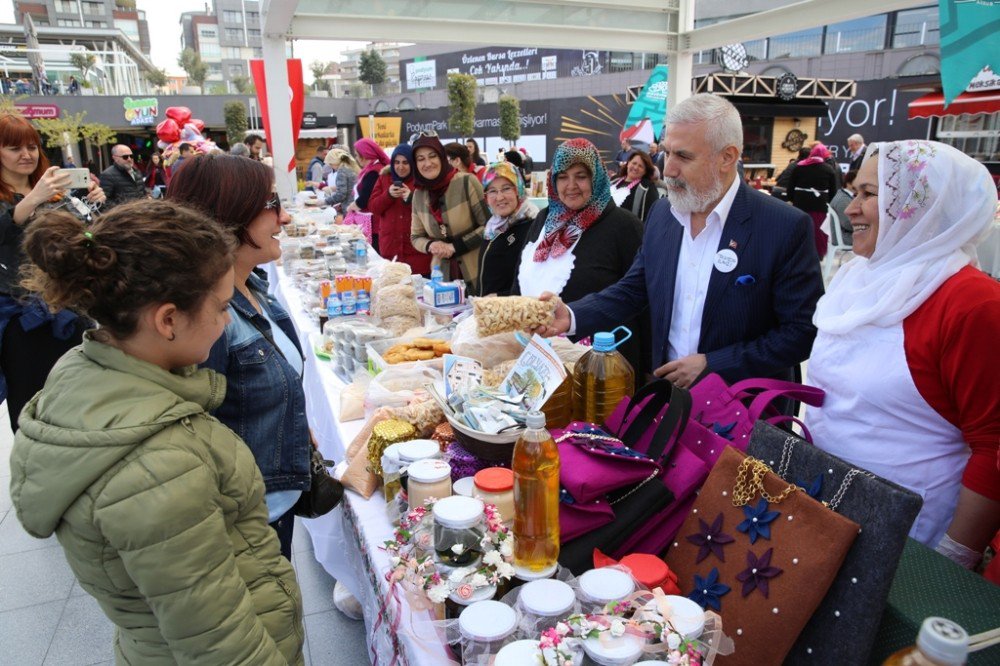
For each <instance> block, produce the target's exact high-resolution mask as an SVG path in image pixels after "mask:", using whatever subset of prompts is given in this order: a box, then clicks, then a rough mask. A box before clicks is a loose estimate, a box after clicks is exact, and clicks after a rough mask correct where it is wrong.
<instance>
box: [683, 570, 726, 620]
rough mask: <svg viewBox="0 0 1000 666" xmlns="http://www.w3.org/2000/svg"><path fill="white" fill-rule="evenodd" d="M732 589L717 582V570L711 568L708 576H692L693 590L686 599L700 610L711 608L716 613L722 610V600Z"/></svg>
mask: <svg viewBox="0 0 1000 666" xmlns="http://www.w3.org/2000/svg"><path fill="white" fill-rule="evenodd" d="M730 589H732V588H730V587H729V586H728V585H726V584H725V583H720V582H719V570H718V569H717V568H715V567H712V570H711V571H709V572H708V576H706V577H705V578H702V577H701V576H699V575H698V574H695V575H694V589H693V590H691V594H689V595H688V598H689V599H690V600H691V601H693V602H695V603H696V604H698V605H699V606H701V607H702V608H706V609H707V608H712V609H713V610H716V611H721V610H722V599H721V597H723V596H724V595H726V594H729V590H730Z"/></svg>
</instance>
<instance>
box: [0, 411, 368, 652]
mask: <svg viewBox="0 0 1000 666" xmlns="http://www.w3.org/2000/svg"><path fill="white" fill-rule="evenodd" d="M12 444H13V435H12V434H11V431H10V426H9V420H8V418H7V405H6V403H4V404H3V405H0V646H3V647H2V653H3V656H0V662H2V663H4V664H17V666H41V665H44V666H56V665H66V666H89V665H96V664H101V665H104V664H109V665H110V664H113V663H114V653H113V652H112V649H111V640H112V636H113V632H114V630H113V627H112V625H111V622H110V621H109V620H108V619H107V618H106V617H105V616H104V614H103V613H102V612H101V610H100V608H99V607H98V606H97V602H95V601H94V599H93V598H92V597H90V596H89V595H88V594H87V593H86V592H84V591H83V590H82V589H80V586H79V585H77V584H76V580H75V579H74V577H73V573H72V572H71V571H70V568H69V565H68V564H67V563H66V559H65V557H64V556H63V552H62V548H61V547H60V546H59V542H58V541H56V538H55V537H52V538H50V539H46V540H40V539H35V538H34V537H32V536H30V535H28V534H27V533H26V532H25V531H24V530H23V529H21V524H20V523H19V522H18V521H17V516H15V515H14V511H13V510H12V509H11V504H10V450H11V446H12ZM292 558H293V560H294V565H295V571H296V573H297V575H298V579H299V585H300V586H301V587H302V597H303V602H304V610H305V624H306V637H307V641H306V664H307V665H308V664H312V665H314V666H340V665H343V666H359V665H360V664H367V663H369V661H368V656H367V649H366V647H365V625H364V622H361V621H354V620H350V619H348V618H346V617H345V616H344V615H342V614H341V613H340V611H338V610H337V609H335V608H334V607H333V583H334V581H333V578H331V577H330V576H329V574H327V573H326V571H325V570H324V569H323V568H322V567H321V566H320V565H319V564H317V563H316V560H315V559H313V554H312V544H311V543H310V541H309V538H308V535H307V534H306V531H305V528H304V527H302V526H301V525H298V526H296V529H295V542H294V545H293V549H292Z"/></svg>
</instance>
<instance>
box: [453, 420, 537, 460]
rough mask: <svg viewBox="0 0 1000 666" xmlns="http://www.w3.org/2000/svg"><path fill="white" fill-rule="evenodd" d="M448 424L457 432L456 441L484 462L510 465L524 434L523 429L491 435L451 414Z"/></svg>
mask: <svg viewBox="0 0 1000 666" xmlns="http://www.w3.org/2000/svg"><path fill="white" fill-rule="evenodd" d="M446 416H447V418H448V423H450V424H451V427H452V429H453V430H454V431H455V440H456V441H458V443H459V444H461V445H462V448H463V449H465V450H466V451H468V452H469V453H471V454H472V455H474V456H476V457H477V458H482V459H483V460H503V461H506V463H507V464H508V465H509V464H510V461H511V459H512V458H513V457H514V444H516V443H517V440H518V439H519V438H520V437H521V433H523V432H524V429H523V428H519V429H518V430H511V431H509V432H504V433H501V434H499V435H490V434H487V433H485V432H479V431H478V430H473V429H472V428H470V427H469V426H467V425H465V424H464V423H461V422H459V421H458V420H456V419H455V418H454V417H452V416H451V415H450V414H446Z"/></svg>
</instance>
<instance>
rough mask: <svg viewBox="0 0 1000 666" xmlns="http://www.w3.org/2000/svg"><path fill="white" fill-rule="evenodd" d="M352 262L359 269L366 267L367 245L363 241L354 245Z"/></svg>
mask: <svg viewBox="0 0 1000 666" xmlns="http://www.w3.org/2000/svg"><path fill="white" fill-rule="evenodd" d="M354 261H355V263H356V264H357V265H358V266H361V267H364V266H367V265H368V244H367V243H365V242H364V241H363V240H359V241H356V242H355V244H354Z"/></svg>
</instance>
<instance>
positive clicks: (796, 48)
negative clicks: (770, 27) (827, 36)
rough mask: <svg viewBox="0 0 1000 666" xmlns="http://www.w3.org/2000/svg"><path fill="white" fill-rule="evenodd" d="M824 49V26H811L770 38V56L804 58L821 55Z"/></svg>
mask: <svg viewBox="0 0 1000 666" xmlns="http://www.w3.org/2000/svg"><path fill="white" fill-rule="evenodd" d="M822 50H823V28H810V29H809V30H800V31H799V32H790V33H788V34H787V35H778V36H777V37H772V38H771V39H770V40H769V45H768V58H769V59H771V60H775V59H778V58H804V57H808V56H816V55H819V54H820V52H821V51H822Z"/></svg>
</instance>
